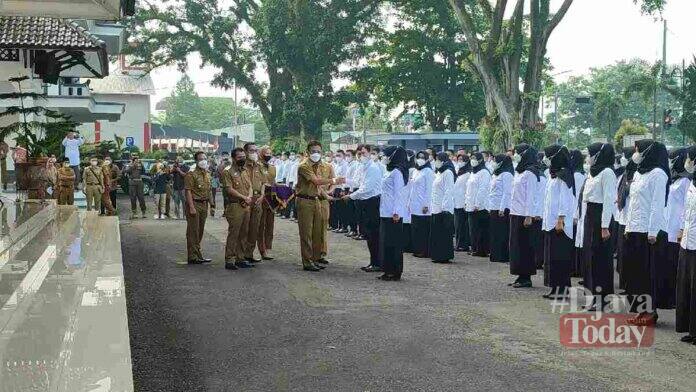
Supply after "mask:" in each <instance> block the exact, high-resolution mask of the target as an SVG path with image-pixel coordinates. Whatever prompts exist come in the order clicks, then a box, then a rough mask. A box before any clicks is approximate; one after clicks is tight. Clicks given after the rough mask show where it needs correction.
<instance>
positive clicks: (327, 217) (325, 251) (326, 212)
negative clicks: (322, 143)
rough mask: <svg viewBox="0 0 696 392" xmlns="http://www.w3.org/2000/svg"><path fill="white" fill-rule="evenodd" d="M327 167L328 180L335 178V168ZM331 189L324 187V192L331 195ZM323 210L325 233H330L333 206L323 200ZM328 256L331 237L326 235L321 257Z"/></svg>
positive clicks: (328, 186) (329, 186)
mask: <svg viewBox="0 0 696 392" xmlns="http://www.w3.org/2000/svg"><path fill="white" fill-rule="evenodd" d="M326 166H328V167H329V177H328V178H334V177H335V174H334V168H333V166H332V165H330V164H326ZM330 188H331V185H325V186H324V191H325V193H326V194H327V195H328V194H330V193H329V189H330ZM321 208H322V209H323V213H324V231H328V230H329V220H330V218H331V213H330V211H331V205H330V204H329V200H328V199H323V200H322V201H321ZM328 254H329V236H327V235H325V236H324V245H323V246H322V250H321V257H324V256H326V255H328Z"/></svg>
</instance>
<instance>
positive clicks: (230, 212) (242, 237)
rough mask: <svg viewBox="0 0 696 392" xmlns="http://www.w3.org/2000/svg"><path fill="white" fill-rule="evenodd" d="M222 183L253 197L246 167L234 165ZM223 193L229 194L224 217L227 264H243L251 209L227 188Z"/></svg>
mask: <svg viewBox="0 0 696 392" xmlns="http://www.w3.org/2000/svg"><path fill="white" fill-rule="evenodd" d="M221 183H224V184H227V186H228V187H232V188H233V189H234V190H236V191H237V192H239V193H241V194H242V195H244V196H251V195H252V190H251V179H250V178H249V174H248V172H247V170H246V169H245V167H242V168H241V169H240V168H239V167H238V166H236V165H233V166H232V167H230V168H229V169H226V170H224V171H223V173H222V177H221ZM222 191H223V192H225V193H227V200H228V202H227V206H226V207H225V213H224V215H223V216H224V217H225V219H227V225H228V226H227V243H226V245H225V262H228V263H232V262H241V261H243V260H244V246H245V245H246V243H247V236H248V233H249V216H250V214H251V208H250V207H249V206H248V205H247V204H246V203H245V202H244V201H243V200H240V199H238V198H237V197H235V196H232V195H231V194H230V193H229V192H228V191H227V187H224V188H223V190H222Z"/></svg>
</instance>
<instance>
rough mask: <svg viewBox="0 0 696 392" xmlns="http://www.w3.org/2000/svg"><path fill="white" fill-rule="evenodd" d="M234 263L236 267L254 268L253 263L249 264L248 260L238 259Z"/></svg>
mask: <svg viewBox="0 0 696 392" xmlns="http://www.w3.org/2000/svg"><path fill="white" fill-rule="evenodd" d="M234 265H236V266H237V268H254V265H253V264H249V262H248V261H238V262H236V263H234Z"/></svg>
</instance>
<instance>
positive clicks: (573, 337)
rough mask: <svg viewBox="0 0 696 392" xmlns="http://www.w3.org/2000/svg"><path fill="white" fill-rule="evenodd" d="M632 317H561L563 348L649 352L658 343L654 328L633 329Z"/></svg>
mask: <svg viewBox="0 0 696 392" xmlns="http://www.w3.org/2000/svg"><path fill="white" fill-rule="evenodd" d="M632 317H634V315H632V314H616V313H568V314H564V315H562V316H561V318H560V321H559V332H560V338H561V344H562V345H563V346H565V347H567V348H583V349H586V348H646V347H651V346H652V345H653V343H654V342H655V326H654V325H647V326H646V325H632V324H630V323H629V322H628V320H629V319H630V318H632Z"/></svg>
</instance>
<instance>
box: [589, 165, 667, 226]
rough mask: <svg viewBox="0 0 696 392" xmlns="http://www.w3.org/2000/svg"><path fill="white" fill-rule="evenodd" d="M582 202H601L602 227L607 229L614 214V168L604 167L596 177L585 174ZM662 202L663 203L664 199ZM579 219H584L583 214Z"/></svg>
mask: <svg viewBox="0 0 696 392" xmlns="http://www.w3.org/2000/svg"><path fill="white" fill-rule="evenodd" d="M663 196H664V194H663ZM582 202H583V203H601V204H602V228H603V229H608V228H609V224H610V223H611V217H612V216H613V215H614V203H616V174H614V170H612V169H611V168H606V169H604V170H602V171H601V172H600V173H599V174H598V175H597V176H596V177H593V176H592V174H590V175H589V176H587V179H586V180H585V191H584V192H583V195H582ZM662 202H663V203H664V200H663V201H662ZM582 208H584V209H586V208H587V207H586V206H583V207H582ZM581 219H584V214H583V217H582V218H581Z"/></svg>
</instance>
